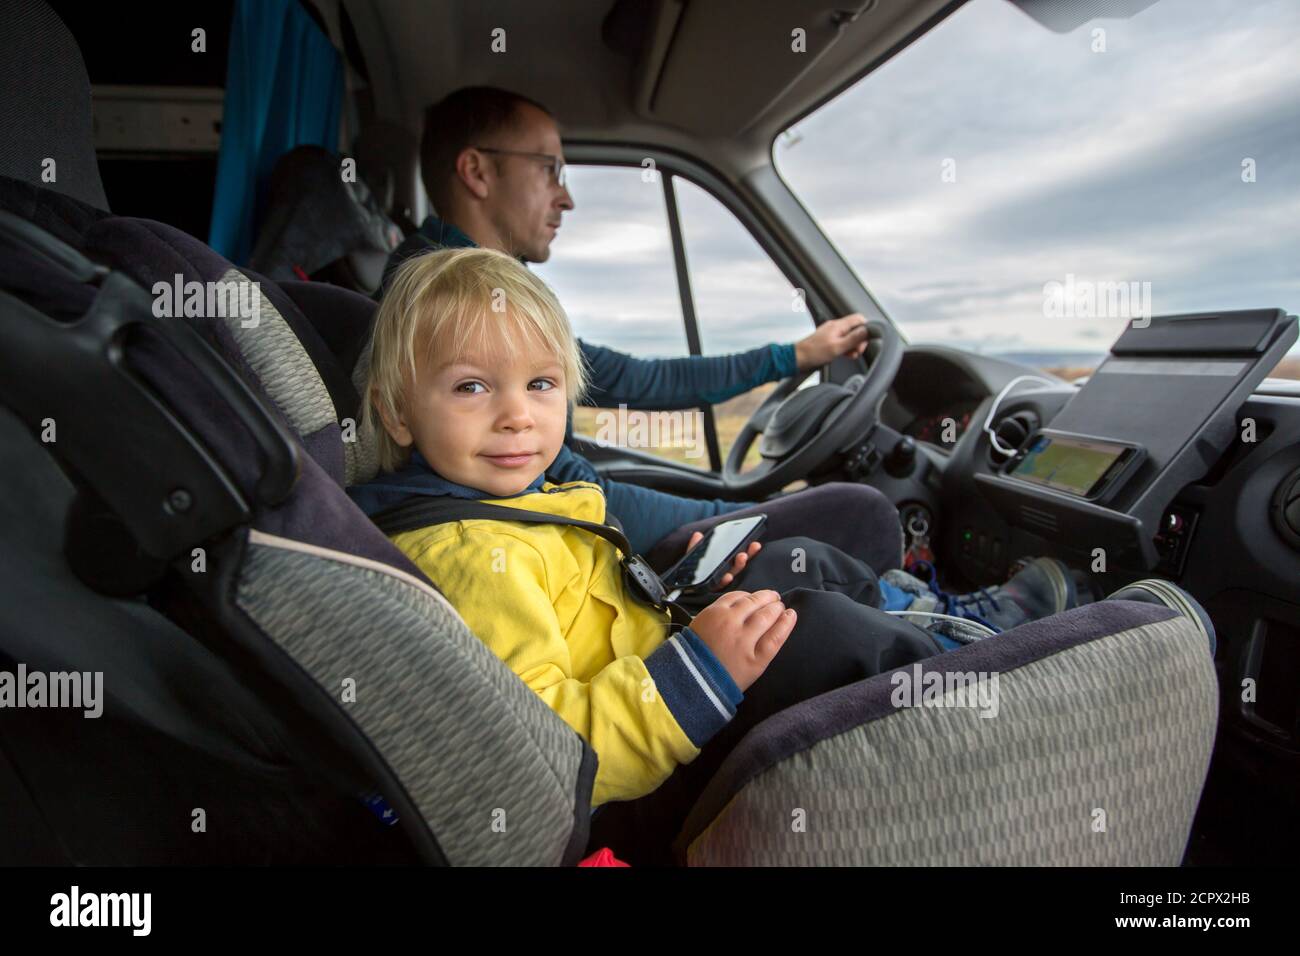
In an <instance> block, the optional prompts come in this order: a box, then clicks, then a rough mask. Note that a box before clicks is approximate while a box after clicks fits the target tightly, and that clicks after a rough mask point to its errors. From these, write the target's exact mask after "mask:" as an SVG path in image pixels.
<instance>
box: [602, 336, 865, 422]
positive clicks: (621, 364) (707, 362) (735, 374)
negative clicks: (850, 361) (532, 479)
mask: <svg viewBox="0 0 1300 956" xmlns="http://www.w3.org/2000/svg"><path fill="white" fill-rule="evenodd" d="M866 342H867V332H866V319H864V318H863V317H862V316H861V315H858V314H856V313H855V314H853V315H846V316H844V317H843V318H839V319H831V320H829V321H827V322H823V323H822V324H821V325H819V326H818V327H817V329H816V331H814V332H813V333H812V334H811V335H808V336H806V337H805V338H803V339H800V340H799V341H798V342H796V343H794V344H791V345H775V344H774V345H763V346H760V347H759V348H756V349H750V350H749V351H748V352H736V353H733V354H731V355H708V356H706V355H692V356H689V357H686V358H673V359H639V358H633V357H632V356H631V355H627V354H625V353H623V352H617V351H615V350H614V349H609V348H605V347H604V346H601V345H591V344H590V343H588V342H584V341H581V340H580V341H579V345H580V346H581V348H582V354H583V358H585V359H586V361H587V365H588V367H589V368H590V369H591V386H590V388H589V389H588V391H587V396H586V397H585V398H584V399H583V402H584V404H587V405H595V406H598V407H604V408H609V407H613V406H617V405H626V406H627V407H628V408H661V409H669V410H671V409H677V408H696V407H699V406H701V405H717V404H719V403H721V402H725V401H726V400H727V399H729V398H733V397H734V396H736V395H740V394H742V393H744V392H747V391H749V390H750V389H751V388H755V387H757V386H759V385H762V384H764V383H766V382H775V381H778V380H780V379H783V378H789V377H790V376H791V375H794V374H795V373H796V372H801V371H804V372H806V371H811V370H812V369H815V368H819V367H820V366H822V365H825V364H826V363H827V362H829V361H830V360H831V359H833V358H836V357H837V356H840V355H850V356H853V357H856V356H858V355H861V354H862V352H863V350H864V349H865V348H866Z"/></svg>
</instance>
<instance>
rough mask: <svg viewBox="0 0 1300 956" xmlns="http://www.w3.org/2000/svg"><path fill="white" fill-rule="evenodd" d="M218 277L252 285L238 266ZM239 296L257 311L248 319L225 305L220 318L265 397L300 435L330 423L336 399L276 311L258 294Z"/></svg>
mask: <svg viewBox="0 0 1300 956" xmlns="http://www.w3.org/2000/svg"><path fill="white" fill-rule="evenodd" d="M219 281H220V282H222V283H226V284H228V285H231V286H242V287H244V288H245V289H251V288H252V286H253V283H252V282H251V281H250V280H249V279H248V278H247V277H246V276H245V275H244V274H243V273H242V272H240V271H239V270H238V269H230V270H229V271H228V272H226V274H225V275H223V276H222V277H221V279H220V280H219ZM243 295H244V296H246V297H247V299H248V300H250V301H252V302H254V303H255V304H256V309H257V315H256V316H255V317H253V318H246V317H244V316H241V315H239V314H236V312H237V310H234V309H227V310H224V311H225V313H226V314H225V315H223V316H222V318H224V319H225V321H226V326H227V328H229V329H230V334H231V335H232V336H233V337H234V339H235V343H236V344H237V345H238V346H239V351H240V352H241V353H242V354H243V356H244V358H245V359H246V360H247V361H248V364H249V366H251V367H252V369H253V372H254V374H256V375H257V380H258V383H259V384H260V385H261V386H262V390H263V391H264V392H265V393H266V396H267V397H268V398H270V399H271V401H273V402H275V404H276V405H277V406H278V407H279V409H280V410H281V411H282V412H284V414H285V417H286V418H288V419H289V423H290V424H291V425H292V426H293V428H294V431H296V432H297V433H298V434H299V435H310V434H312V433H314V432H317V431H319V430H320V429H321V428H324V427H325V426H326V425H329V424H331V423H332V422H334V421H335V418H334V403H333V402H332V401H331V400H330V395H329V392H328V391H327V390H326V389H325V383H324V382H322V381H321V377H320V373H319V372H317V371H316V366H315V365H314V364H313V363H312V360H311V359H310V358H308V356H307V352H306V350H305V349H304V348H303V347H302V343H301V342H299V341H298V337H297V336H296V335H294V333H293V330H292V329H291V328H289V324H288V323H287V322H285V320H284V317H283V316H281V315H280V312H279V310H278V309H276V307H275V306H274V305H272V304H271V300H270V299H268V298H267V297H266V296H264V295H261V294H260V293H258V294H256V295H250V293H249V292H244V293H243Z"/></svg>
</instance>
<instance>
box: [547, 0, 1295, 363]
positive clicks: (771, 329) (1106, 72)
mask: <svg viewBox="0 0 1300 956" xmlns="http://www.w3.org/2000/svg"><path fill="white" fill-rule="evenodd" d="M1097 28H1101V29H1104V30H1105V42H1106V51H1105V52H1104V53H1099V52H1093V49H1092V47H1093V44H1094V42H1095V41H1094V35H1093V32H1092V31H1093V30H1094V29H1097ZM1297 39H1300V4H1295V3H1291V2H1282V0H1177V2H1175V0H1161V2H1158V3H1156V4H1155V5H1154V6H1152V7H1150V8H1148V9H1147V10H1145V11H1143V12H1142V13H1140V14H1138V15H1137V16H1135V17H1133V18H1131V19H1129V20H1097V21H1093V22H1091V23H1089V24H1087V25H1085V26H1084V27H1082V28H1080V29H1078V30H1076V31H1074V32H1072V33H1069V34H1065V35H1059V34H1055V33H1052V32H1050V31H1048V30H1046V29H1044V28H1042V27H1040V26H1038V25H1037V24H1036V23H1034V22H1033V21H1032V20H1030V19H1029V18H1028V17H1026V16H1025V15H1024V14H1022V13H1021V12H1020V11H1018V10H1017V9H1015V8H1014V7H1013V6H1012V5H1011V4H1008V3H1005V2H1004V0H973V2H971V3H969V4H967V5H966V6H965V7H962V8H961V9H959V10H958V11H957V12H956V13H954V14H953V15H952V16H951V17H950V18H949V19H948V20H947V21H945V22H944V23H942V24H940V25H939V26H938V27H937V28H935V29H934V30H933V31H931V32H930V33H929V34H928V35H926V36H924V37H922V38H921V39H920V40H918V41H917V42H916V43H915V44H914V45H913V46H912V47H910V48H908V49H906V50H903V51H902V52H900V53H899V54H898V55H897V56H896V57H895V58H894V59H893V60H891V61H890V62H888V63H886V64H884V65H882V66H881V67H880V68H878V69H877V70H876V71H874V72H873V73H872V74H871V75H869V76H867V77H865V78H864V79H863V80H862V81H861V82H859V83H858V84H857V85H856V86H854V87H853V88H852V89H850V90H848V91H846V92H844V93H843V94H841V95H840V96H839V97H837V98H836V99H835V100H833V101H832V102H831V103H829V104H827V105H826V106H825V107H823V108H822V109H821V110H819V111H818V112H817V113H815V114H813V115H812V116H810V117H808V118H806V119H805V120H804V121H803V122H801V123H800V124H799V126H798V132H799V134H800V136H801V137H802V139H801V141H800V142H799V143H798V144H797V145H795V146H794V147H791V148H786V147H784V146H781V145H779V144H778V146H777V148H776V150H775V154H776V161H777V166H778V169H779V171H780V173H781V175H782V176H783V177H784V178H785V180H786V181H787V182H788V183H789V185H790V186H791V188H792V189H793V190H794V192H795V193H796V194H797V195H798V196H799V198H800V199H801V201H803V203H804V204H805V205H806V206H807V207H808V209H809V210H810V212H812V214H813V216H814V218H816V219H817V220H818V222H819V224H820V225H821V226H822V228H823V229H824V230H825V231H826V232H827V235H828V236H829V237H830V238H831V240H832V241H833V242H834V243H835V244H836V246H837V247H838V248H839V249H840V250H841V252H842V253H843V254H844V256H845V258H846V260H847V261H848V262H849V263H850V265H852V266H853V268H854V269H855V270H856V271H857V273H858V275H859V276H860V277H862V279H863V280H864V284H865V285H867V287H868V288H869V289H870V290H871V291H872V294H873V295H874V296H875V297H876V298H877V300H878V301H880V302H881V304H882V305H883V306H884V308H885V309H886V311H887V312H888V313H889V314H890V315H891V316H892V317H893V318H894V320H895V321H896V322H898V324H899V325H900V326H901V328H902V329H903V331H904V333H905V334H906V335H908V337H909V338H910V339H911V340H913V341H935V340H941V341H946V342H948V343H950V344H954V345H959V346H963V347H970V348H977V349H984V350H1001V349H1005V350H1016V349H1024V350H1052V349H1056V350H1072V349H1079V350H1084V351H1088V352H1096V351H1097V350H1098V348H1099V346H1104V345H1105V344H1106V343H1108V342H1109V341H1111V340H1113V338H1114V337H1115V335H1117V334H1118V332H1119V331H1120V329H1121V328H1122V326H1123V324H1124V320H1123V318H1122V317H1110V318H1106V319H1047V318H1045V317H1044V312H1043V297H1044V294H1043V286H1044V283H1046V282H1049V281H1051V280H1057V281H1063V280H1064V278H1065V276H1066V275H1068V274H1073V275H1075V276H1076V277H1078V278H1079V279H1081V280H1089V279H1091V280H1094V281H1138V282H1150V283H1151V287H1152V301H1153V306H1154V309H1155V311H1156V312H1157V313H1159V312H1188V311H1200V310H1203V309H1231V308H1254V307H1261V306H1280V307H1282V308H1284V309H1287V310H1288V311H1290V312H1300V269H1297V263H1300V61H1297V60H1296V58H1295V55H1294V50H1295V48H1296V45H1297ZM948 159H951V160H953V161H955V164H956V172H957V179H956V182H945V181H943V178H942V177H941V172H942V170H943V163H944V161H945V160H948ZM1246 159H1249V160H1251V161H1253V163H1254V168H1255V172H1256V180H1255V181H1254V182H1249V183H1247V182H1243V181H1242V163H1243V160H1246ZM573 176H574V186H573V189H574V193H575V197H576V201H577V208H576V209H575V210H574V211H573V212H572V213H570V214H569V215H568V216H566V219H565V225H564V228H563V229H562V230H561V232H560V236H559V238H558V239H557V241H556V243H555V245H554V249H553V255H552V259H551V261H550V262H549V263H547V264H545V265H543V266H539V267H538V270H539V273H541V274H542V275H543V277H544V278H546V279H547V281H549V282H551V283H552V284H553V285H554V286H555V288H556V290H557V292H559V293H560V297H561V301H562V302H564V303H565V305H566V308H567V309H568V310H569V312H570V315H571V318H572V319H573V322H574V325H575V327H576V328H577V329H578V331H579V334H581V335H583V336H584V337H586V338H589V339H590V340H592V341H594V342H600V343H601V344H607V345H611V346H613V347H616V348H623V349H626V350H628V351H633V352H636V353H639V354H643V355H672V354H685V352H686V341H685V335H684V333H683V332H682V331H681V304H680V297H679V294H678V290H677V285H676V277H675V272H674V269H673V262H672V250H671V246H670V244H669V239H668V226H667V218H666V213H665V210H664V203H663V191H662V184H661V183H659V182H654V183H644V182H642V180H641V170H640V169H639V168H631V169H628V168H623V169H613V168H610V169H590V168H581V167H579V168H575V169H574V170H573ZM678 201H679V205H680V209H681V217H682V226H683V230H684V234H685V238H686V251H687V257H688V262H689V265H690V275H691V284H692V291H693V293H694V298H695V302H696V307H697V311H698V313H699V316H700V324H701V330H702V336H703V340H704V348H705V351H706V352H720V351H730V350H735V349H740V348H748V347H752V346H755V345H760V344H763V343H765V342H767V341H791V340H793V339H794V338H796V337H798V336H800V335H802V334H805V333H806V332H807V330H808V316H807V314H806V313H801V312H797V311H795V310H794V309H793V308H792V304H793V302H794V290H792V289H791V287H790V284H789V282H787V281H786V280H785V278H784V277H783V276H781V275H780V273H779V272H778V271H777V270H776V269H775V267H774V266H773V265H772V263H771V261H770V260H769V258H768V257H767V255H766V254H765V253H764V252H763V251H762V250H761V249H760V248H759V247H758V246H757V244H756V243H755V242H754V241H753V239H752V237H750V236H749V235H748V233H746V232H745V231H744V230H743V229H742V228H740V227H739V225H738V224H737V223H736V222H735V221H734V219H732V217H731V216H730V213H728V212H726V211H725V210H724V209H722V208H721V206H719V205H718V203H717V202H716V201H715V200H714V199H712V197H710V196H708V195H707V194H705V193H704V192H703V191H702V190H700V189H698V188H697V187H694V186H691V185H687V184H683V185H682V186H681V187H680V188H679V193H678Z"/></svg>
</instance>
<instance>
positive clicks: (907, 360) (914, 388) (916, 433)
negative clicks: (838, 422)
mask: <svg viewBox="0 0 1300 956" xmlns="http://www.w3.org/2000/svg"><path fill="white" fill-rule="evenodd" d="M958 356H961V360H959V359H958V358H957V357H958ZM972 358H978V357H977V356H966V355H964V354H963V353H960V352H956V351H955V350H951V351H950V350H942V351H941V350H937V349H930V348H926V347H916V348H912V349H909V350H908V351H907V353H906V354H905V355H904V357H903V362H902V365H900V367H899V371H898V375H897V377H896V378H895V379H894V386H893V388H892V389H891V390H890V392H889V393H888V395H886V397H885V401H884V403H883V404H882V405H881V409H880V420H881V422H882V423H883V424H885V425H887V426H888V427H890V428H892V429H894V430H895V431H897V432H899V433H901V434H903V435H907V436H909V437H911V438H914V439H916V440H917V441H920V442H925V443H927V444H929V445H932V446H934V447H935V448H937V449H940V450H943V451H951V450H952V449H953V448H954V447H955V446H956V445H957V443H958V442H960V441H961V439H962V437H963V436H964V435H965V434H966V431H967V430H968V429H969V428H970V425H971V422H972V421H974V419H975V413H976V411H977V410H978V409H979V407H980V405H981V404H982V403H983V402H984V400H985V399H987V398H988V397H989V395H990V394H991V393H992V392H991V389H992V386H993V384H994V383H997V382H999V381H1000V380H1001V379H1002V377H1003V374H1002V373H1003V372H1004V370H1003V369H1002V368H1001V366H1003V365H1006V366H1009V369H1013V370H1014V374H1021V372H1022V371H1023V370H1021V369H1020V368H1019V367H1018V366H1012V365H1010V363H1003V362H1000V361H998V360H989V361H990V362H991V363H993V364H991V365H990V366H989V367H988V368H982V367H981V366H978V365H968V364H966V363H967V362H969V360H970V359H972ZM1014 374H1011V375H1008V376H1007V380H1008V381H1009V380H1010V378H1011V377H1014ZM998 387H999V388H1000V387H1001V386H1000V385H998ZM995 390H996V389H994V391H995Z"/></svg>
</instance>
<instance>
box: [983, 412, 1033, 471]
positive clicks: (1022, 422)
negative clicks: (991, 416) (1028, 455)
mask: <svg viewBox="0 0 1300 956" xmlns="http://www.w3.org/2000/svg"><path fill="white" fill-rule="evenodd" d="M1038 426H1039V421H1038V416H1037V415H1035V414H1034V413H1033V412H1031V411H1020V412H1012V413H1011V414H1010V415H1004V416H1002V417H1001V418H1000V419H998V421H997V423H996V424H995V425H994V426H993V434H994V435H996V436H997V439H998V444H999V445H1001V446H1002V447H1003V448H1009V449H1012V450H1013V451H1014V450H1015V449H1018V448H1019V447H1020V446H1021V445H1023V444H1024V443H1025V442H1026V441H1028V440H1029V436H1030V435H1032V434H1033V433H1034V432H1036V431H1038ZM1010 457H1011V455H1009V454H1003V453H1002V452H1000V451H998V449H997V447H996V446H995V445H994V444H993V442H989V448H988V458H989V464H990V465H992V466H993V467H994V468H998V467H1000V466H1002V465H1003V464H1005V463H1006V461H1007V459H1008V458H1010Z"/></svg>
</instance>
